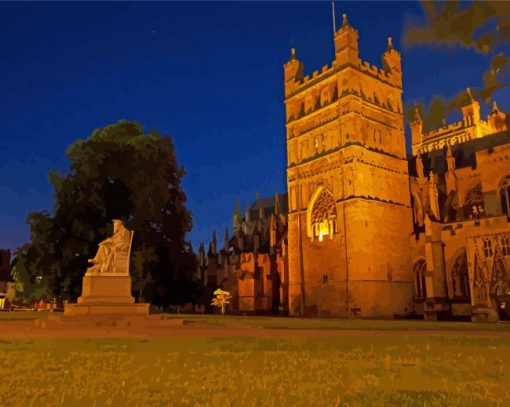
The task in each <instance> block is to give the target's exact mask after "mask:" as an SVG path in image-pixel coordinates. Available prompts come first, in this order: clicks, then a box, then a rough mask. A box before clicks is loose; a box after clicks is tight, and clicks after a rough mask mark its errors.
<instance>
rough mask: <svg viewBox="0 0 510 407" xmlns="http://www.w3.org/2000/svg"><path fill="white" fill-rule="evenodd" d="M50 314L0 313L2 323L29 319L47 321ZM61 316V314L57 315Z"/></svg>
mask: <svg viewBox="0 0 510 407" xmlns="http://www.w3.org/2000/svg"><path fill="white" fill-rule="evenodd" d="M49 314H50V313H49V312H44V311H41V312H37V311H3V312H0V321H16V320H27V319H46V318H48V315H49ZM57 315H60V314H57Z"/></svg>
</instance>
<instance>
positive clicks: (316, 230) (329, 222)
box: [310, 190, 336, 242]
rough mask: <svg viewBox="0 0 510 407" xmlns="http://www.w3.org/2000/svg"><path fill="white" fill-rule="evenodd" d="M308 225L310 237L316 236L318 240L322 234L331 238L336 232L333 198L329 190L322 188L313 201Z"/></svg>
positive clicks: (321, 238)
mask: <svg viewBox="0 0 510 407" xmlns="http://www.w3.org/2000/svg"><path fill="white" fill-rule="evenodd" d="M310 226H311V235H312V239H313V238H318V239H319V241H320V242H322V241H323V239H324V236H329V238H330V239H332V238H333V235H334V234H335V233H336V209H335V200H334V199H333V196H332V195H331V193H330V192H329V191H327V190H322V191H321V192H320V194H319V196H318V197H317V199H316V200H315V202H314V203H313V208H312V211H311V216H310Z"/></svg>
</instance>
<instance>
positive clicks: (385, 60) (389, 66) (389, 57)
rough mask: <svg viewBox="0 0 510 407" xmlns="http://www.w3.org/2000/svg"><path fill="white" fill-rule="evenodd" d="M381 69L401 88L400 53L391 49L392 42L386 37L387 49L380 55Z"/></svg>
mask: <svg viewBox="0 0 510 407" xmlns="http://www.w3.org/2000/svg"><path fill="white" fill-rule="evenodd" d="M382 64H383V65H382V66H383V69H384V70H385V71H386V72H388V73H389V74H390V75H393V76H394V77H395V79H397V82H398V83H399V84H400V86H402V63H401V57H400V52H398V51H397V50H396V49H395V48H393V40H392V38H391V37H388V48H387V50H386V52H385V53H384V54H383V55H382Z"/></svg>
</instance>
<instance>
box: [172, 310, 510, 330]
mask: <svg viewBox="0 0 510 407" xmlns="http://www.w3.org/2000/svg"><path fill="white" fill-rule="evenodd" d="M166 318H181V319H184V320H185V321H188V322H200V323H209V324H215V325H220V326H225V327H232V328H273V329H340V330H350V329H356V330H358V329H360V330H378V331H380V330H383V331H386V330H388V331H392V330H394V331H395V330H410V331H412V330H426V331H434V330H443V331H467V332H469V331H507V332H510V323H474V322H446V321H423V320H369V319H350V320H349V319H333V318H332V319H320V318H286V317H253V316H232V315H224V316H219V315H197V314H180V315H177V314H166Z"/></svg>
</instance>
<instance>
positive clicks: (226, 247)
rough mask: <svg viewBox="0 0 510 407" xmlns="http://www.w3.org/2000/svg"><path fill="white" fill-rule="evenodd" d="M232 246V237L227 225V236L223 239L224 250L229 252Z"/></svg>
mask: <svg viewBox="0 0 510 407" xmlns="http://www.w3.org/2000/svg"><path fill="white" fill-rule="evenodd" d="M229 248H230V238H229V237H228V227H225V237H224V239H223V250H225V251H226V252H228V250H229Z"/></svg>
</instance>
